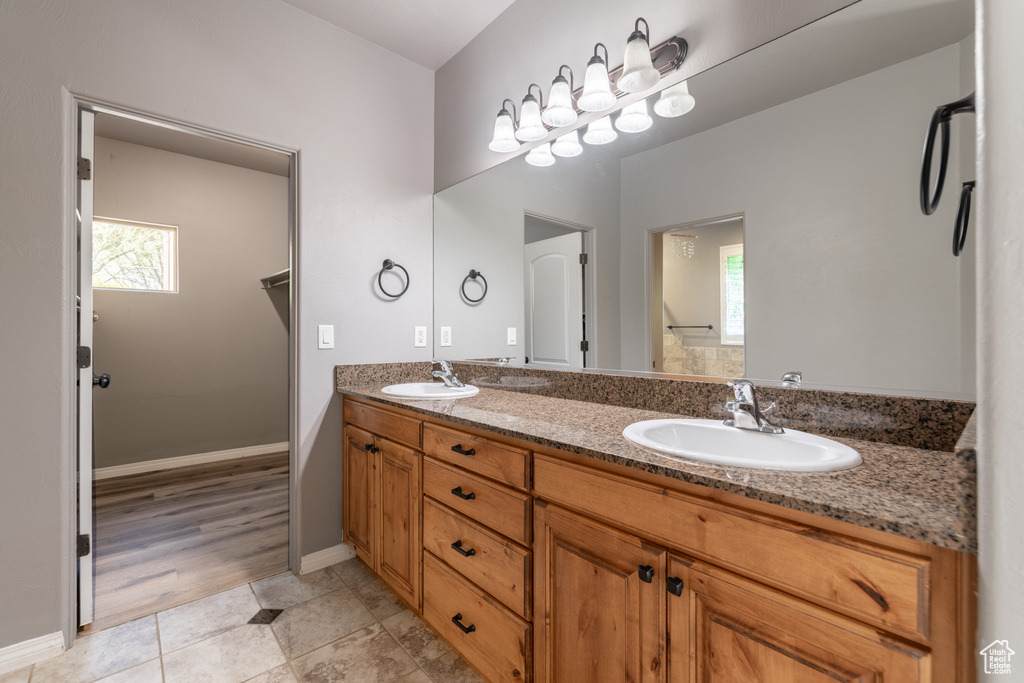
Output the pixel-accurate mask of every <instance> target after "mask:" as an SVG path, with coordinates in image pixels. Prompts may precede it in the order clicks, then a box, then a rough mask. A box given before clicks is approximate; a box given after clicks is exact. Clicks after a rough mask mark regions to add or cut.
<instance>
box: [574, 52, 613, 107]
mask: <svg viewBox="0 0 1024 683" xmlns="http://www.w3.org/2000/svg"><path fill="white" fill-rule="evenodd" d="M576 103H577V104H578V105H579V106H580V109H582V110H583V111H604V110H605V109H611V107H612V106H613V105H614V104H615V95H613V94H612V88H611V85H610V84H609V83H608V67H607V65H605V63H604V62H603V61H602V60H600V59H596V58H595V59H591V60H590V64H588V65H587V73H586V74H585V75H584V76H583V94H582V95H580V99H579V100H578V101H577V102H576Z"/></svg>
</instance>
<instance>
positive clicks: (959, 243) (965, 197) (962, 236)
mask: <svg viewBox="0 0 1024 683" xmlns="http://www.w3.org/2000/svg"><path fill="white" fill-rule="evenodd" d="M973 192H974V181H973V180H968V181H967V182H966V183H964V186H963V187H962V188H960V206H958V207H957V209H956V223H954V224H953V256H959V255H960V254H961V252H963V250H964V243H965V242H966V241H967V224H968V223H969V222H970V221H971V194H972V193H973Z"/></svg>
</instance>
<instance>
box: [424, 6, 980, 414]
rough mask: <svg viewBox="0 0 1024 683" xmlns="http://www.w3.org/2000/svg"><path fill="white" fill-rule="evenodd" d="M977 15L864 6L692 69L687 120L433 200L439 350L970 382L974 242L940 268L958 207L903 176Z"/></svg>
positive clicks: (928, 391)
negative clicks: (477, 280)
mask: <svg viewBox="0 0 1024 683" xmlns="http://www.w3.org/2000/svg"><path fill="white" fill-rule="evenodd" d="M973 29H974V27H973V4H972V3H971V2H970V0H861V2H858V3H856V4H854V5H851V6H850V7H848V8H846V9H844V10H842V11H840V12H837V13H835V14H833V15H830V16H828V17H826V18H824V19H822V20H820V21H818V22H815V23H813V24H811V25H809V26H807V27H804V28H802V29H800V30H798V31H795V32H793V33H791V34H788V35H787V36H784V37H782V38H780V39H778V40H776V41H774V42H772V43H769V44H768V45H765V46H762V47H761V48H758V49H757V50H754V51H751V52H749V53H747V54H745V55H742V56H741V57H738V58H736V59H734V60H731V61H729V62H727V63H725V64H722V65H720V66H718V67H715V68H713V69H710V70H708V71H706V72H704V73H701V74H698V75H696V76H693V77H691V78H689V79H688V80H687V81H686V84H687V89H688V92H689V94H690V95H691V96H692V97H693V101H694V103H695V104H694V106H693V108H692V110H690V111H688V112H687V113H685V115H682V116H679V117H676V118H662V117H661V116H658V115H657V114H655V115H654V117H653V118H654V123H653V125H652V126H651V127H650V128H649V129H648V130H646V131H645V132H641V133H637V134H627V133H623V132H619V134H618V137H617V139H616V140H614V141H612V142H610V143H608V144H602V145H594V144H588V143H587V142H586V138H587V136H586V132H587V131H588V126H582V127H581V128H580V129H579V132H580V134H581V138H582V139H583V141H584V142H583V153H582V154H580V155H579V156H576V157H571V158H563V157H557V158H556V163H554V164H553V165H551V166H547V167H535V166H531V165H528V164H527V163H526V162H525V161H524V159H523V157H522V156H520V157H516V158H513V159H511V160H509V161H508V162H506V163H504V164H501V165H499V166H497V167H495V168H492V169H490V170H488V171H486V172H484V173H481V174H479V175H477V176H475V177H473V178H470V179H468V180H466V181H464V182H462V183H459V184H457V185H455V186H452V187H450V188H448V189H446V190H444V191H442V192H439V193H438V194H436V195H435V197H434V245H435V247H434V248H435V255H434V261H435V264H434V283H435V284H434V286H435V291H434V309H435V310H434V323H435V334H436V335H437V336H436V337H435V340H434V348H435V354H436V355H437V356H438V357H439V358H447V359H499V358H513V359H514V360H513V362H516V363H525V362H527V359H529V364H530V365H537V366H543V367H587V368H602V369H614V370H625V371H636V372H650V371H658V372H667V373H673V374H687V375H711V376H725V377H738V376H744V377H748V378H752V379H756V380H759V381H775V382H778V380H779V379H780V378H781V377H782V376H783V375H784V374H786V373H788V372H793V371H799V372H801V373H802V375H803V379H804V382H805V386H817V387H837V388H848V389H860V390H867V391H881V392H901V393H915V394H919V395H929V396H933V395H934V396H951V397H961V398H967V397H970V396H972V395H973V393H974V378H975V374H974V373H975V369H974V358H975V351H974V279H975V272H974V250H973V245H972V244H971V242H970V240H972V239H973V238H972V237H971V236H972V235H973V232H969V234H968V235H969V236H968V240H969V241H968V244H967V245H966V247H965V249H964V253H963V254H962V255H961V256H960V257H959V258H954V257H953V256H952V254H951V253H950V239H951V234H952V226H953V223H954V214H955V210H956V202H955V201H946V202H943V203H942V204H941V205H940V207H939V210H938V211H937V212H936V213H935V214H933V215H932V216H927V217H926V216H924V215H923V214H922V213H921V211H920V208H919V206H918V198H917V183H918V178H919V173H920V158H921V146H922V142H923V139H924V133H925V128H926V126H927V123H928V120H929V118H930V117H931V113H932V111H934V109H935V108H936V107H937V106H939V105H941V104H944V103H947V102H952V101H955V100H957V99H959V98H960V97H962V96H963V95H965V94H967V93H970V92H972V91H973V90H974V59H973V55H974V37H973ZM676 76H679V75H678V74H677V75H676ZM679 82H681V80H680V78H679V77H677V78H675V79H673V78H672V77H671V76H669V77H666V78H665V79H663V81H662V85H663V86H666V87H672V86H675V85H677V84H678V83H679ZM657 102H658V94H657V93H654V94H651V95H649V96H648V103H649V106H650V108H651V109H653V110H654V111H655V112H657V108H655V107H654V106H653V105H654V104H655V103H657ZM612 119H613V121H614V119H615V117H614V116H613V117H612ZM580 120H581V122H582V123H589V124H591V126H593V127H597V126H596V125H595V119H594V115H588V116H587V117H581V119H580ZM605 123H607V121H605ZM601 125H603V124H601ZM952 130H953V135H952V140H951V157H950V158H951V160H952V161H951V164H950V168H949V171H948V177H947V180H946V183H947V188H949V187H952V188H957V187H959V184H960V183H961V182H963V181H967V180H973V179H974V177H975V171H974V163H975V162H974V150H973V143H972V141H973V139H974V120H973V117H971V116H964V117H957V120H956V121H955V123H954V125H953V129H952ZM482 144H486V141H485V143H482ZM722 219H726V220H725V221H724V222H723V223H722V224H721V225H719V224H717V223H716V221H719V220H722ZM730 222H731V223H732V224H733V225H731V226H730V225H729V223H730ZM538 226H541V227H538ZM545 230H546V231H547V232H545ZM727 230H738V234H739V235H740V237H739V238H734V237H728V236H726V235H725V231H727ZM559 231H561V232H559ZM687 236H689V237H687ZM560 237H562V238H565V240H566V241H567V240H569V239H571V240H573V242H572V244H571V245H566V246H565V247H564V249H562V248H561V247H559V248H558V249H561V251H558V250H557V249H555V244H554V242H553V241H552V242H548V240H555V239H558V238H560ZM577 243H578V244H579V247H578V248H579V249H580V250H581V252H580V253H582V254H585V257H583V259H582V262H581V259H579V257H577V258H576V259H575V260H574V259H573V256H572V254H571V252H572V251H573V250H575V249H576V248H577V246H576V244H577ZM531 245H540V246H534V247H533V251H531ZM736 245H739V246H740V249H741V250H742V258H741V263H742V267H741V268H736V265H737V264H736V256H737V254H736V253H735V249H734V250H733V255H732V258H733V263H734V266H733V273H732V275H731V276H728V275H723V273H724V272H725V271H724V270H723V268H724V267H723V265H722V264H723V259H727V258H729V257H728V256H727V255H724V254H725V252H724V251H723V250H724V248H725V247H730V246H732V247H735V246H736ZM534 252H539V253H534ZM556 252H557V253H559V254H560V256H557V257H556V256H554V255H553V254H555V253H556ZM558 259H561V260H560V261H559V260H558ZM698 261H699V263H700V265H698ZM471 269H475V270H477V271H479V272H480V273H482V274H483V275H484V276H486V279H487V282H488V285H489V289H488V292H487V295H486V297H485V298H484V299H483V300H482V301H480V302H477V303H469V302H467V301H466V300H465V298H464V297H463V296H462V295H461V294H460V285H461V284H462V282H463V279H464V278H465V277H466V273H467V272H468V271H470V270H471ZM723 277H731V280H730V283H731V284H730V285H729V286H730V287H731V289H730V290H729V291H728V292H726V291H725V290H726V283H724V282H723ZM739 282H742V286H740V285H739V284H738V283H739ZM577 289H578V295H577V294H576V290H577ZM473 291H474V292H478V290H473ZM477 295H478V294H477V293H474V294H471V296H473V297H476V296H477ZM730 297H731V298H730ZM740 302H741V303H740ZM577 304H578V305H577ZM726 308H728V311H727V310H725V309H726ZM740 311H742V313H740ZM730 316H731V318H730ZM670 326H671V329H670ZM691 326H695V327H691ZM708 326H710V329H708ZM441 327H450V328H451V330H450V334H448V335H447V337H446V339H445V341H446V342H447V345H442V344H441V339H440V333H439V330H440V328H441ZM727 328H728V329H727ZM738 330H741V331H738ZM698 361H702V362H698Z"/></svg>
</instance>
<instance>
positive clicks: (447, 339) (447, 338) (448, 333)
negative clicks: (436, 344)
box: [441, 327, 452, 346]
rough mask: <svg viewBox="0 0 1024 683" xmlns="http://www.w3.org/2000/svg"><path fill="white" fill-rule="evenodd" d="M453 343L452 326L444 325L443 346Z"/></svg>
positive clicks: (442, 329)
mask: <svg viewBox="0 0 1024 683" xmlns="http://www.w3.org/2000/svg"><path fill="white" fill-rule="evenodd" d="M451 345H452V328H450V327H442V328H441V346H451Z"/></svg>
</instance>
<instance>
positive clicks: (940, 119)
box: [921, 93, 974, 216]
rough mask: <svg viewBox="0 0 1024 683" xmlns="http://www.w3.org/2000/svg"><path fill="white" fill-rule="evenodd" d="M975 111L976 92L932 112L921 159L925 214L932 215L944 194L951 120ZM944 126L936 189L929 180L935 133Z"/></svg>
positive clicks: (922, 197) (922, 209) (922, 208)
mask: <svg viewBox="0 0 1024 683" xmlns="http://www.w3.org/2000/svg"><path fill="white" fill-rule="evenodd" d="M973 111H974V93H971V94H970V95H968V96H967V97H965V98H963V99H962V100H957V101H956V102H953V103H951V104H944V105H942V106H941V107H938V108H937V109H936V110H935V113H934V114H932V120H931V123H930V124H928V134H927V135H926V136H925V139H924V155H923V157H922V159H921V211H922V212H924V215H925V216H931V215H932V214H933V213H935V209H937V208H939V198H940V197H941V196H942V186H943V184H944V183H945V182H946V167H947V166H948V165H949V121H950V119H952V118H953V116H955V115H956V114H964V113H968V112H973ZM940 127H941V128H942V150H941V152H940V157H939V171H938V174H937V175H936V177H935V187H934V189H932V188H929V187H928V181H929V180H930V179H931V175H932V154H933V152H934V147H935V135H936V134H937V133H938V132H939V128H940Z"/></svg>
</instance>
